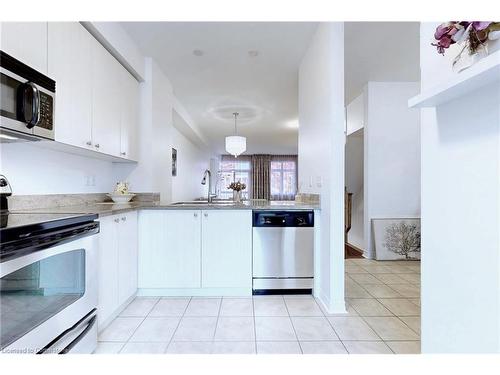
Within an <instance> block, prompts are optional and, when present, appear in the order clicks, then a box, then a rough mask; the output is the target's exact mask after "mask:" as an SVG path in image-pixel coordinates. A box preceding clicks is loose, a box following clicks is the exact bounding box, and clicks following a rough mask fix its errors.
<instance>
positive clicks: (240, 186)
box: [227, 181, 247, 192]
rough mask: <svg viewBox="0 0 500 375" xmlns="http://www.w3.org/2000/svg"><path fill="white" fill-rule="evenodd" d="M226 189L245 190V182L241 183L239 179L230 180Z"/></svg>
mask: <svg viewBox="0 0 500 375" xmlns="http://www.w3.org/2000/svg"><path fill="white" fill-rule="evenodd" d="M227 188H228V189H231V190H233V191H238V192H239V191H242V190H245V189H246V188H247V186H246V185H245V184H242V183H241V182H240V181H238V182H232V183H231V185H229V186H228V187H227Z"/></svg>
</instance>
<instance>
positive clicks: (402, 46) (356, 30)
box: [344, 22, 430, 104]
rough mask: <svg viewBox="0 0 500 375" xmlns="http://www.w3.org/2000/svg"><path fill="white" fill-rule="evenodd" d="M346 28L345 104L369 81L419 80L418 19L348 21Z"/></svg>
mask: <svg viewBox="0 0 500 375" xmlns="http://www.w3.org/2000/svg"><path fill="white" fill-rule="evenodd" d="M344 32H345V47H344V48H345V55H344V59H345V66H344V72H345V73H344V74H345V100H346V104H348V103H350V102H351V101H352V100H353V99H354V98H356V96H358V95H359V94H360V93H361V92H362V90H363V87H364V86H365V85H366V83H367V82H368V81H420V65H419V61H420V60H419V59H420V55H419V51H420V24H419V23H418V22H346V23H345V25H344ZM429 43H430V42H429Z"/></svg>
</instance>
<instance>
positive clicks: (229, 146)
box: [226, 112, 247, 158]
mask: <svg viewBox="0 0 500 375" xmlns="http://www.w3.org/2000/svg"><path fill="white" fill-rule="evenodd" d="M238 115H239V113H238V112H234V113H233V116H234V135H230V136H228V137H226V151H227V152H228V153H230V154H231V155H234V157H235V158H237V157H238V156H239V155H241V154H242V153H244V152H245V151H246V149H247V139H246V138H245V137H240V136H239V135H238V128H237V126H236V119H237V117H238Z"/></svg>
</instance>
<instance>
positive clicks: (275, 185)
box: [271, 156, 297, 200]
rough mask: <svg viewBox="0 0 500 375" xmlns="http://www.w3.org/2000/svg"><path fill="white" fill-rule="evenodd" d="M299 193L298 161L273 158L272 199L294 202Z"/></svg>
mask: <svg viewBox="0 0 500 375" xmlns="http://www.w3.org/2000/svg"><path fill="white" fill-rule="evenodd" d="M296 193H297V161H296V160H295V158H293V157H292V158H290V157H289V158H286V157H282V156H273V157H272V159H271V199H272V200H294V199H295V194H296Z"/></svg>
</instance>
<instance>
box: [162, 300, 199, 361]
mask: <svg viewBox="0 0 500 375" xmlns="http://www.w3.org/2000/svg"><path fill="white" fill-rule="evenodd" d="M192 299H193V297H192V296H191V297H189V301H188V303H186V307H184V311H183V312H182V315H181V317H180V318H179V322H178V323H177V326H176V327H175V329H174V332H173V333H172V336H171V337H170V340H169V342H168V344H167V347H166V348H165V352H164V353H163V354H168V348H169V347H170V344H172V341H173V340H174V336H175V333H176V332H177V330H178V329H179V326H180V325H181V322H182V319H183V318H184V315H185V314H186V311H187V309H188V306H189V304H190V303H191V300H192Z"/></svg>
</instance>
